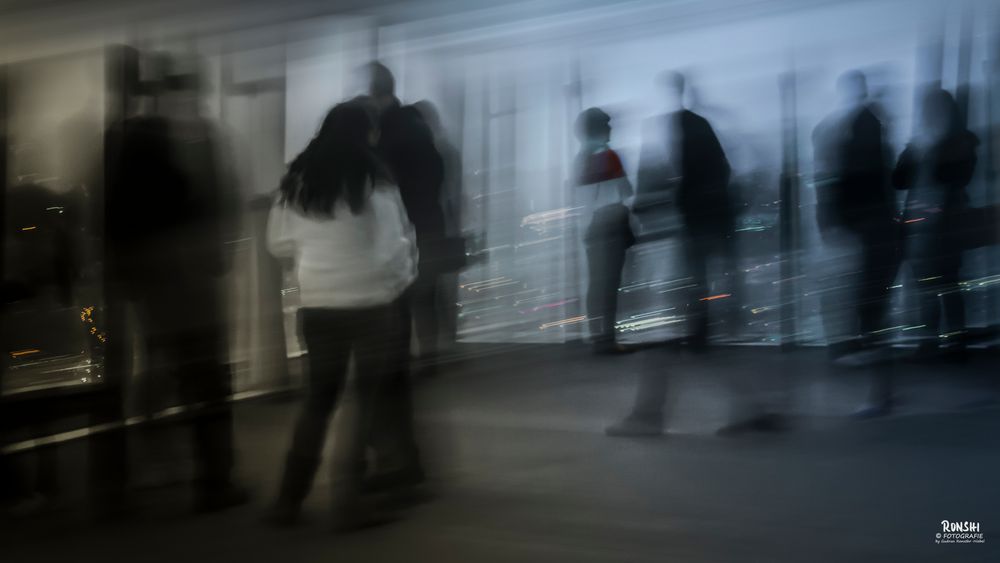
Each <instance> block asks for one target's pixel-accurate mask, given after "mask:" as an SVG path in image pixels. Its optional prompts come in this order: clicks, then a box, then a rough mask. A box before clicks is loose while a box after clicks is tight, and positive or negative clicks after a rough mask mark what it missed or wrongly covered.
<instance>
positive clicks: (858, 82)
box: [837, 70, 868, 106]
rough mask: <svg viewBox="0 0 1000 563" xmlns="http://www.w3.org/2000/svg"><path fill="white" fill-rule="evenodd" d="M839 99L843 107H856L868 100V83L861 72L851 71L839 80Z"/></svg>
mask: <svg viewBox="0 0 1000 563" xmlns="http://www.w3.org/2000/svg"><path fill="white" fill-rule="evenodd" d="M837 98H838V99H839V100H840V103H841V105H845V106H856V105H859V104H862V103H864V101H865V100H866V99H867V98H868V81H867V80H866V79H865V75H864V73H862V72H861V71H860V70H849V71H847V72H845V73H844V74H841V75H840V77H839V78H837Z"/></svg>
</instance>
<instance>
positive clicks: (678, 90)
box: [659, 70, 686, 111]
mask: <svg viewBox="0 0 1000 563" xmlns="http://www.w3.org/2000/svg"><path fill="white" fill-rule="evenodd" d="M659 82H660V87H661V88H662V90H663V96H664V99H665V102H666V106H667V109H668V110H670V111H676V110H679V109H682V108H683V107H684V89H685V82H686V81H685V79H684V75H683V74H681V73H679V72H677V71H674V70H668V71H666V72H664V73H662V74H660V80H659Z"/></svg>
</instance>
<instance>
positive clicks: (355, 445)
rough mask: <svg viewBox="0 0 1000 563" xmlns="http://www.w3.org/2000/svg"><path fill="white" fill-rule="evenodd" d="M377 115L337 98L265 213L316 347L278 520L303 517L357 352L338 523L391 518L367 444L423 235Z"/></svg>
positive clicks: (340, 462) (338, 457) (340, 444)
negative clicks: (374, 501) (369, 487)
mask: <svg viewBox="0 0 1000 563" xmlns="http://www.w3.org/2000/svg"><path fill="white" fill-rule="evenodd" d="M377 139H378V133H377V128H376V122H375V115H374V113H373V112H370V111H369V110H368V108H367V107H366V106H365V104H364V103H362V102H360V101H352V102H347V103H343V104H340V105H337V106H336V107H334V108H333V109H332V110H331V111H330V112H329V114H328V115H327V116H326V118H325V119H324V121H323V124H322V126H321V127H320V129H319V132H318V133H317V134H316V137H315V138H313V140H312V141H311V142H310V143H309V145H308V146H307V147H306V149H305V150H304V151H303V152H302V153H301V154H300V155H299V156H298V157H296V158H295V160H294V161H292V163H291V165H290V166H289V169H288V173H287V174H286V176H285V178H284V179H283V180H282V184H281V190H280V194H279V197H278V199H277V201H276V203H275V205H274V207H273V208H272V210H271V215H270V218H269V221H268V244H269V247H270V249H271V251H272V253H274V254H275V255H276V256H278V257H282V258H292V259H293V260H294V267H295V271H296V274H297V276H298V282H299V287H300V292H301V300H302V308H301V309H300V311H299V314H300V321H301V329H302V335H303V339H304V341H305V344H306V347H307V349H308V379H307V388H306V396H305V400H304V404H303V406H302V411H301V413H300V414H299V417H298V420H297V422H296V424H295V429H294V433H293V437H292V443H291V447H290V449H289V452H288V455H287V458H286V461H285V468H284V472H283V476H282V480H281V488H280V490H279V493H278V500H277V503H276V504H275V507H274V509H273V511H272V513H271V514H270V519H271V521H272V522H273V523H275V524H278V525H288V524H292V523H294V522H295V521H296V520H297V518H298V515H299V511H300V507H301V504H302V502H303V500H304V499H305V497H306V495H307V494H308V492H309V489H310V487H311V485H312V480H313V477H314V475H315V472H316V470H317V468H318V466H319V464H320V454H321V452H322V449H323V444H324V441H325V436H326V430H327V426H328V423H329V419H330V415H331V414H332V412H333V410H334V409H335V408H336V406H337V403H338V401H339V399H340V396H341V394H342V393H343V389H344V386H345V382H346V380H347V376H348V361H349V360H350V359H351V358H353V360H354V367H355V373H356V382H355V385H356V389H357V414H356V417H355V420H352V421H350V422H349V423H348V424H347V425H346V427H345V428H344V429H343V434H342V435H339V436H338V437H337V438H338V439H337V441H336V448H335V450H336V451H335V453H334V459H333V462H332V470H333V478H332V483H333V495H334V499H333V501H334V504H333V506H334V510H333V512H334V514H333V517H334V526H335V528H336V529H338V530H342V531H346V530H350V529H355V528H360V527H366V526H369V525H375V524H378V523H380V522H382V521H384V518H383V517H382V516H381V515H379V514H378V513H377V512H376V511H375V510H374V509H373V508H372V507H371V505H370V504H369V503H367V502H366V501H365V500H364V498H363V496H362V484H363V483H362V479H363V472H364V469H365V448H366V445H367V444H368V443H369V441H370V434H371V430H372V424H373V420H374V417H376V416H385V413H383V412H379V411H378V410H377V405H376V402H377V401H378V400H379V396H380V393H381V388H382V387H383V386H384V385H386V383H387V377H388V376H389V375H391V373H392V371H393V370H395V369H398V368H397V366H396V365H394V362H395V361H396V359H397V358H396V355H397V353H398V352H397V350H396V348H398V347H399V342H400V341H399V338H398V334H399V333H402V332H405V333H408V331H407V330H405V329H406V327H405V326H404V325H402V324H401V321H402V320H404V318H405V317H406V315H405V314H403V313H402V312H401V311H402V310H403V309H404V307H405V301H403V299H404V295H405V291H406V290H407V288H409V287H410V285H411V284H412V283H413V281H414V280H415V279H416V275H417V263H416V260H417V258H416V239H415V235H414V232H413V227H412V225H411V223H410V221H409V219H408V218H407V216H406V210H405V208H404V206H403V202H402V199H401V197H400V194H399V190H398V188H397V187H396V186H395V185H394V184H393V183H392V182H391V176H390V174H389V172H388V171H387V170H386V168H385V167H384V166H383V164H382V162H381V160H380V159H379V157H378V156H377V153H376V151H375V150H374V145H375V142H376V140H377Z"/></svg>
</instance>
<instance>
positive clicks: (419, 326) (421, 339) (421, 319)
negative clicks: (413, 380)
mask: <svg viewBox="0 0 1000 563" xmlns="http://www.w3.org/2000/svg"><path fill="white" fill-rule="evenodd" d="M437 282H438V277H437V276H436V275H422V276H420V277H418V278H417V280H416V281H415V282H414V283H413V288H412V290H411V294H410V295H411V301H410V303H411V307H412V310H413V321H414V322H413V324H414V327H413V328H414V330H415V331H416V334H417V347H418V357H419V358H420V360H421V362H427V363H428V365H429V366H433V362H435V361H436V357H437V352H438V339H439V338H440V336H441V335H440V322H439V319H438V312H439V304H438V293H437Z"/></svg>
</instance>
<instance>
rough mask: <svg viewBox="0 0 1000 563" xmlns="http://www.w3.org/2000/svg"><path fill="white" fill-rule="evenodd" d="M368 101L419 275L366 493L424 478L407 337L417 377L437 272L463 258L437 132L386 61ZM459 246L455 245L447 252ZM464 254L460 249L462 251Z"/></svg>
mask: <svg viewBox="0 0 1000 563" xmlns="http://www.w3.org/2000/svg"><path fill="white" fill-rule="evenodd" d="M365 71H366V78H367V80H368V97H367V99H368V100H369V101H370V103H371V104H372V105H373V107H374V108H375V111H376V112H377V115H378V124H379V137H378V144H377V146H376V149H377V152H378V154H379V156H380V157H381V158H382V160H383V161H384V162H385V163H386V165H387V167H388V169H389V173H390V174H391V175H392V178H393V179H394V181H395V182H396V184H397V185H398V186H399V193H400V197H401V198H402V201H403V205H404V206H405V208H406V213H407V216H408V217H409V219H410V221H411V222H412V223H413V227H414V232H415V235H416V241H417V248H418V251H419V252H418V254H419V259H418V272H419V274H418V277H417V279H416V280H415V281H414V283H413V285H412V287H410V288H409V289H408V290H407V292H406V295H405V296H404V303H405V306H404V307H402V309H401V310H400V314H401V318H400V321H399V322H400V327H401V333H400V334H399V335H398V337H399V338H398V346H397V347H396V349H395V351H394V352H393V354H394V357H393V369H392V370H390V374H389V376H388V380H387V381H386V384H385V385H384V386H383V387H382V391H381V393H380V395H379V399H378V401H377V407H376V409H377V412H378V413H379V414H378V416H377V417H376V427H375V431H374V435H373V436H372V443H371V444H370V445H371V446H372V449H373V450H374V454H375V455H374V456H373V459H374V466H373V467H374V468H373V469H372V471H371V472H370V477H369V479H368V480H367V481H366V489H367V490H369V491H371V492H383V491H387V490H397V491H399V490H403V489H410V490H412V489H413V487H416V486H418V485H420V484H422V483H423V482H424V480H425V473H424V467H423V463H422V460H421V456H420V449H419V447H418V444H417V440H416V436H415V428H414V420H413V389H412V381H411V361H410V341H411V339H412V338H413V336H412V335H413V332H412V331H413V330H416V341H417V344H418V349H419V355H420V357H419V361H420V364H421V369H420V372H419V374H420V375H430V374H432V373H433V372H434V370H436V358H435V356H436V354H437V348H436V341H437V335H438V334H439V326H440V325H439V316H438V310H437V308H436V306H435V291H436V288H437V287H438V280H439V278H440V276H441V274H442V273H445V272H448V271H451V270H453V269H454V268H453V266H454V265H455V262H456V261H458V260H460V259H461V258H462V257H461V256H457V252H456V254H455V255H451V254H450V253H449V248H447V247H446V244H445V243H446V241H447V240H448V237H447V236H446V232H447V227H446V225H447V223H446V219H445V214H444V212H443V210H442V207H441V199H442V195H441V190H442V183H443V181H444V178H445V168H444V161H443V160H442V158H441V155H440V154H439V153H438V150H437V147H436V146H435V143H434V136H433V134H432V133H431V130H430V128H429V127H428V125H427V123H426V122H425V120H424V118H423V117H422V115H421V114H420V111H419V110H418V109H417V108H415V107H413V106H410V105H402V104H401V103H400V101H399V99H398V98H397V97H396V95H395V79H394V78H393V76H392V73H391V72H390V71H389V69H388V68H386V67H385V65H383V64H381V63H379V62H372V63H370V64H368V65H367V66H366V67H365ZM451 250H458V249H451ZM462 254H464V249H462Z"/></svg>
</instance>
